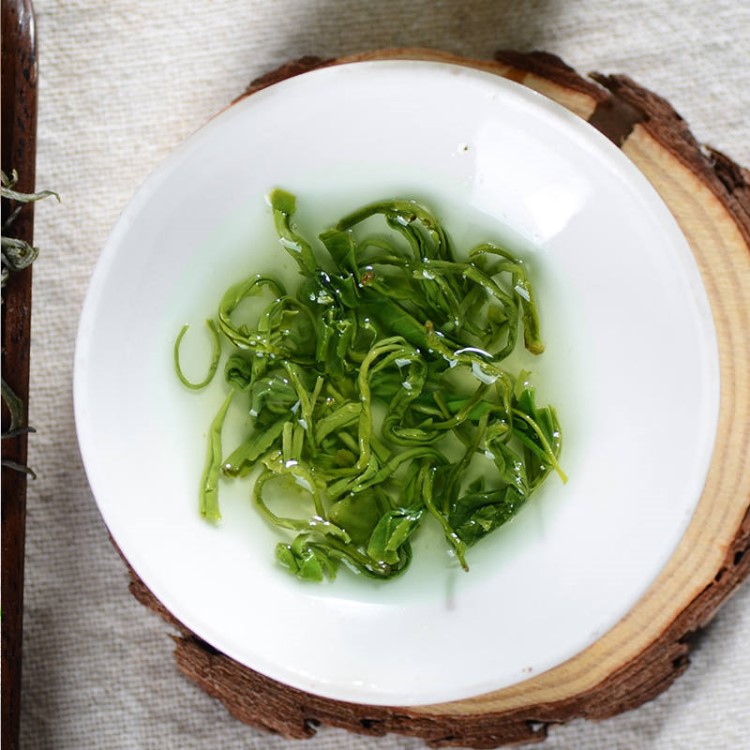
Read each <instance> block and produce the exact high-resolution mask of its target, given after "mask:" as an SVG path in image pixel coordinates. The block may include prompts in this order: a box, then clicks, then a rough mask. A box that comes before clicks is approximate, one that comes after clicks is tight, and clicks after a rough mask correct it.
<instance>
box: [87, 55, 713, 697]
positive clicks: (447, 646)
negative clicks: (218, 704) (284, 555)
mask: <svg viewBox="0 0 750 750" xmlns="http://www.w3.org/2000/svg"><path fill="white" fill-rule="evenodd" d="M275 186H282V187H284V188H286V189H288V190H290V191H292V192H294V193H296V194H297V195H298V196H299V201H298V206H299V214H298V219H299V224H300V227H301V228H302V230H303V231H304V232H305V233H306V234H308V235H311V236H314V235H315V233H317V232H318V231H320V230H322V229H324V228H326V227H327V226H329V225H331V224H332V223H334V222H335V221H336V220H337V219H338V218H340V217H341V216H342V215H344V214H345V213H346V212H347V211H349V210H351V209H353V208H355V207H357V206H358V205H360V204H362V203H365V202H368V201H371V200H374V199H380V198H384V197H395V196H402V197H413V198H417V199H419V200H421V201H424V202H425V203H426V204H428V205H429V206H431V207H432V208H433V209H434V210H435V212H436V213H437V214H438V216H439V217H440V218H441V219H443V221H444V223H445V225H446V227H447V228H448V230H449V232H450V233H451V234H452V235H453V237H454V238H455V239H456V241H457V244H458V245H460V246H463V247H469V246H471V244H473V243H475V242H478V241H480V240H486V239H490V238H492V239H496V240H501V241H505V242H507V243H508V244H509V245H510V246H511V247H512V248H513V249H515V250H517V251H520V252H523V253H524V254H526V255H527V257H528V258H529V260H530V263H531V265H532V267H533V269H534V270H533V273H534V279H535V281H536V283H537V286H538V295H539V300H540V308H541V315H542V325H543V335H544V339H545V342H546V344H547V352H546V353H545V355H543V357H541V358H539V359H538V360H535V361H534V362H533V365H532V367H533V370H534V372H535V375H536V380H537V382H538V383H539V387H538V395H539V400H540V401H541V402H543V403H547V402H551V403H553V404H555V405H556V406H557V408H558V413H559V416H560V419H561V422H562V425H563V429H564V432H565V447H564V452H563V456H562V462H563V465H564V468H565V469H566V471H567V473H568V476H569V477H570V481H569V482H568V484H567V485H565V486H563V485H562V484H561V483H560V482H559V481H558V480H557V478H556V477H554V476H552V477H550V478H549V480H548V482H547V483H546V485H545V486H544V488H543V489H542V490H541V492H540V493H539V495H538V497H536V498H535V499H533V501H532V502H530V503H529V505H528V506H527V507H526V508H525V509H524V510H523V511H522V513H521V514H520V515H519V516H518V517H517V518H516V519H515V520H514V521H513V522H512V523H510V524H508V525H507V526H506V527H504V528H502V529H500V530H499V531H498V532H496V533H495V534H493V535H491V536H490V537H488V538H487V539H485V540H484V541H483V542H482V543H481V544H479V545H478V546H477V547H475V548H474V549H472V550H471V552H470V557H469V562H470V564H471V567H472V570H471V572H470V573H468V574H464V573H463V572H461V571H460V570H458V569H456V567H455V566H453V565H450V564H449V563H448V562H447V561H446V560H447V559H446V557H445V553H444V547H443V545H440V544H437V543H436V542H437V539H436V537H435V535H432V536H430V533H426V535H425V537H424V538H423V539H422V540H419V541H417V543H416V551H415V560H414V565H413V568H412V569H411V570H410V571H409V572H408V573H407V574H406V575H405V576H403V577H402V578H400V579H398V580H395V581H392V582H389V583H387V584H385V585H382V584H381V585H379V584H377V583H374V582H371V581H363V580H360V579H357V578H355V577H354V576H353V575H348V574H347V573H342V574H340V575H339V577H338V579H337V580H336V581H335V582H334V583H332V584H324V585H310V584H304V583H300V582H297V581H296V580H294V579H292V578H291V577H290V576H288V575H287V574H286V573H285V572H284V571H283V570H281V569H280V568H279V567H277V566H276V564H275V563H274V558H273V547H274V544H275V541H276V536H275V532H274V531H273V530H271V529H269V528H267V527H266V525H265V524H264V522H263V521H262V519H261V518H260V517H259V516H258V515H257V513H256V512H255V510H254V509H253V508H252V507H251V503H250V501H249V490H248V486H247V484H235V485H231V486H227V488H226V491H225V492H224V494H223V495H222V500H221V503H222V512H223V515H224V520H223V521H222V523H221V524H220V525H219V526H218V527H213V526H211V525H208V524H207V523H205V522H204V521H202V520H201V518H200V517H199V514H198V508H197V485H198V479H199V476H200V473H201V470H202V467H203V461H204V451H205V434H206V430H207V426H208V423H209V421H210V419H211V416H212V414H213V412H214V411H215V410H216V408H217V405H218V403H219V401H220V399H221V384H220V383H219V382H218V381H219V380H220V379H217V382H216V383H215V384H214V385H212V386H211V387H210V388H209V389H208V391H206V392H203V393H198V394H196V393H193V392H188V391H186V390H185V389H183V388H181V386H180V385H179V383H178V382H177V379H176V377H175V374H174V371H173V366H172V343H173V341H174V337H175V335H176V333H177V331H178V330H179V328H180V326H181V325H182V324H183V323H184V322H190V323H193V324H195V326H196V328H195V330H200V328H199V327H198V326H200V325H201V324H202V321H203V320H204V318H206V317H207V316H209V315H212V314H213V313H214V310H215V307H216V303H217V301H218V299H219V298H220V296H221V293H222V292H223V291H224V289H225V288H226V287H227V286H228V285H229V284H230V283H231V282H232V281H234V280H237V279H238V278H240V277H244V276H246V275H248V274H250V273H253V272H256V271H260V272H267V271H278V272H280V273H283V274H288V273H289V271H290V263H291V261H289V259H288V258H287V257H286V254H285V253H284V252H283V251H282V250H281V248H280V247H279V245H278V243H277V241H276V239H275V233H274V230H273V225H272V220H271V216H270V209H269V208H268V206H267V205H266V203H265V200H264V196H265V195H266V194H267V192H268V191H269V190H270V189H271V188H273V187H275ZM192 341H193V344H192V345H190V346H187V341H186V346H187V349H188V350H190V348H191V346H192V349H193V352H192V356H194V357H195V358H196V361H197V360H198V359H200V358H201V357H205V356H206V354H207V352H206V349H201V346H202V344H201V343H200V341H201V337H200V336H197V335H194V336H193V338H192ZM207 346H208V344H207V343H206V347H207ZM186 356H188V357H190V356H191V354H190V351H188V353H187V354H186ZM718 384H719V376H718V365H717V353H716V342H715V337H714V331H713V324H712V319H711V313H710V310H709V306H708V302H707V299H706V295H705V293H704V290H703V287H702V282H701V278H700V276H699V273H698V270H697V268H696V266H695V263H694V260H693V257H692V255H691V252H690V249H689V247H688V245H687V243H686V241H685V239H684V237H683V236H682V234H681V232H680V231H679V228H678V227H677V225H676V224H675V221H674V220H673V218H672V216H671V215H670V213H669V211H668V210H667V208H666V207H665V206H664V204H663V203H662V202H661V200H660V198H659V197H658V195H657V194H656V192H655V191H654V190H653V189H652V188H651V186H650V185H649V184H648V183H647V181H646V179H645V178H644V177H643V176H642V175H641V174H640V173H639V172H638V171H637V170H636V169H635V167H634V166H633V165H632V164H631V163H630V162H629V161H628V159H627V158H626V157H625V156H624V155H623V154H622V153H620V151H619V150H618V149H616V148H615V147H614V146H613V145H612V144H611V143H609V142H608V141H607V140H606V139H605V138H604V137H602V136H601V135H600V134H599V133H597V132H596V131H595V130H593V129H592V128H591V127H590V126H588V125H587V124H586V123H584V122H582V121H581V120H579V119H578V118H577V117H575V116H574V115H572V114H570V113H569V112H567V111H566V110H564V109H563V108H561V107H559V106H557V105H556V104H554V103H553V102H551V101H549V100H547V99H546V98H544V97H542V96H540V95H538V94H536V93H534V92H532V91H530V90H528V89H526V88H524V87H522V86H520V85H517V84H515V83H512V82H509V81H506V80H503V79H500V78H498V77H496V76H493V75H490V74H486V73H482V72H477V71H475V70H470V69H466V68H463V67H457V66H453V65H446V64H437V63H421V62H404V61H401V62H395V61H394V62H376V63H358V64H353V65H347V66H341V67H334V68H328V69H325V70H320V71H315V72H312V73H309V74H306V75H303V76H300V77H297V78H293V79H291V80H288V81H284V82H283V83H279V84H276V85H274V86H272V87H270V88H268V89H266V90H264V91H261V92H260V93H257V94H255V95H253V96H251V97H249V98H246V99H244V100H242V101H240V102H239V103H237V104H235V105H234V106H232V107H230V108H229V109H228V110H226V111H225V112H223V113H222V114H220V115H219V116H218V117H216V118H215V119H214V120H212V121H211V122H209V123H208V124H207V125H206V126H205V127H204V128H202V129H201V130H200V131H199V132H197V133H196V134H195V135H194V136H192V137H191V138H190V139H189V140H188V141H187V142H186V143H184V144H183V145H182V146H181V147H180V148H178V149H177V150H176V151H175V152H174V153H173V154H172V155H171V156H170V157H169V158H168V159H167V160H166V161H165V162H164V163H163V164H162V165H161V166H160V167H159V168H158V169H157V170H156V171H155V172H154V173H153V175H152V176H151V177H150V178H149V179H148V180H147V181H146V183H145V184H144V185H143V187H142V188H141V189H140V190H139V192H138V193H137V194H136V196H135V198H134V199H133V200H132V201H131V203H130V204H129V205H128V206H127V208H126V209H125V211H124V212H123V214H122V216H121V218H120V220H119V221H118V223H117V225H116V226H115V228H114V230H113V232H112V234H111V236H110V238H109V240H108V242H107V245H106V247H105V248H104V250H103V252H102V255H101V258H100V260H99V263H98V265H97V268H96V271H95V273H94V275H93V278H92V280H91V286H90V289H89V292H88V296H87V298H86V303H85V306H84V310H83V313H82V316H81V321H80V329H79V335H78V343H77V350H76V357H75V411H76V423H77V429H78V436H79V442H80V448H81V453H82V455H83V460H84V463H85V467H86V471H87V474H88V478H89V481H90V483H91V487H92V490H93V494H94V496H95V498H96V501H97V503H98V505H99V508H100V510H101V513H102V515H103V517H104V520H105V522H106V524H107V526H108V528H109V530H110V531H111V533H112V535H113V537H114V539H115V541H116V542H117V544H118V545H119V547H120V549H121V550H122V552H123V553H124V554H125V556H126V557H127V559H128V560H129V562H130V563H131V564H132V566H133V567H134V568H135V570H136V572H137V573H138V575H139V576H140V577H141V578H142V579H143V580H144V582H145V583H146V585H147V586H148V587H149V588H150V589H151V590H152V591H153V592H154V594H155V595H156V596H157V597H158V598H159V599H160V600H161V601H162V602H163V603H164V604H165V606H166V607H167V608H168V609H169V610H170V611H171V612H172V613H173V614H174V615H175V616H176V617H177V618H178V619H179V620H181V621H182V622H183V623H184V624H185V625H187V626H188V627H190V628H191V629H192V630H193V631H195V633H197V634H198V635H199V636H200V637H202V638H204V639H205V640H206V641H207V642H209V643H210V644H211V645H213V646H214V647H216V648H217V649H219V650H221V651H223V652H224V653H226V654H228V655H229V656H231V657H233V658H234V659H236V660H238V661H239V662H241V663H243V664H246V665H247V666H249V667H252V668H253V669H255V670H258V671H260V672H262V673H264V674H266V675H269V676H270V677H273V678H275V679H277V680H280V681H282V682H284V683H287V684H289V685H292V686H294V687H297V688H301V689H303V690H307V691H310V692H312V693H315V694H319V695H322V696H328V697H332V698H337V699H342V700H348V701H354V702H363V703H375V704H391V705H407V704H425V703H434V702H441V701H448V700H457V699H461V698H466V697H468V696H473V695H477V694H481V693H484V692H487V691H491V690H495V689H499V688H502V687H504V686H507V685H510V684H513V683H516V682H519V681H521V680H523V679H525V678H527V677H529V676H530V675H532V674H536V673H539V672H541V671H543V670H547V669H549V668H551V667H554V666H555V665H558V664H560V663H561V662H563V661H564V660H566V659H568V658H569V657H571V656H573V655H575V654H576V653H578V652H580V651H581V650H582V649H584V648H585V647H586V646H588V645H589V644H591V643H592V642H593V641H594V640H595V639H597V638H598V637H599V636H601V635H602V634H603V633H604V632H605V631H607V630H608V629H609V628H610V627H612V626H613V625H614V624H615V623H616V622H617V621H618V619H620V618H621V617H622V616H623V615H624V614H625V613H626V612H627V611H628V610H629V609H630V608H631V607H632V606H633V605H634V604H635V602H636V601H637V599H638V598H639V597H640V596H641V595H642V594H643V592H644V591H645V590H646V588H647V587H648V586H649V584H650V583H651V582H652V581H653V580H654V578H655V577H656V575H657V574H658V572H659V571H660V570H661V568H662V567H663V566H664V564H665V563H666V561H667V560H668V558H669V557H670V555H671V553H672V551H673V550H674V548H675V546H676V544H677V543H678V541H679V539H680V537H681V535H682V534H683V532H684V530H685V528H686V526H687V524H688V522H689V520H690V518H691V514H692V513H693V510H694V508H695V506H696V503H697V501H698V500H699V497H700V495H701V491H702V488H703V484H704V481H705V477H706V473H707V469H708V466H709V463H710V457H711V451H712V446H713V440H714V435H715V430H716V420H717V412H718ZM438 536H439V535H438Z"/></svg>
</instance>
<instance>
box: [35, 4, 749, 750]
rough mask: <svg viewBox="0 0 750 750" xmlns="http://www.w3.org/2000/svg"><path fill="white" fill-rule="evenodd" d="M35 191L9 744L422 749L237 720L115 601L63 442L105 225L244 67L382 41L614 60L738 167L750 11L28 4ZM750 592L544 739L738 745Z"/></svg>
mask: <svg viewBox="0 0 750 750" xmlns="http://www.w3.org/2000/svg"><path fill="white" fill-rule="evenodd" d="M36 13H37V27H38V47H39V59H40V87H39V113H40V120H39V142H38V172H37V186H38V187H39V188H51V189H54V190H56V191H58V192H59V193H60V195H61V196H62V199H63V203H62V204H60V205H56V204H54V203H53V202H50V201H47V202H43V203H42V204H39V205H38V207H37V213H36V244H37V245H39V247H40V248H41V255H40V257H39V260H38V261H37V263H36V264H35V271H34V310H33V338H32V386H31V397H30V398H31V423H32V424H33V425H34V426H35V427H36V429H37V433H36V434H34V435H32V436H31V439H30V463H31V465H32V466H33V468H34V469H35V470H36V472H37V474H38V477H39V478H38V479H37V480H36V481H34V482H31V483H30V486H29V498H28V531H27V535H28V536H27V564H26V565H27V567H26V609H25V623H24V625H25V627H24V659H25V660H24V672H23V694H22V700H23V716H22V732H21V740H22V747H23V748H24V750H89V749H91V750H136V749H137V750H215V749H218V748H221V749H222V750H239V749H240V748H242V749H243V750H249V749H250V748H253V749H259V748H264V749H266V750H289V749H290V748H296V747H301V748H305V750H343V748H350V749H351V750H357V749H359V750H387V749H392V748H409V749H412V748H419V747H423V743H422V742H421V741H418V740H414V739H406V738H402V737H398V736H389V737H385V738H367V737H361V736H356V735H349V734H346V733H344V732H342V731H339V730H330V729H325V728H323V729H320V731H319V732H318V734H317V735H316V737H315V738H313V739H311V740H309V741H307V742H306V744H300V743H299V742H292V741H287V740H283V739H281V738H279V737H274V736H270V735H267V734H264V733H261V732H259V731H256V730H254V729H252V728H249V727H247V726H245V725H243V724H241V723H239V722H238V721H236V720H235V719H233V718H232V717H231V716H229V715H228V713H227V712H226V711H225V709H224V708H223V707H222V706H221V705H220V704H218V703H217V702H216V701H214V700H213V699H211V698H209V697H208V696H207V695H205V694H204V693H203V692H201V691H200V690H199V689H198V688H197V687H195V686H194V685H193V684H192V683H190V682H188V681H187V680H186V679H184V678H183V677H182V676H181V674H180V673H179V672H178V670H177V668H176V667H175V665H174V662H173V660H172V648H173V645H172V642H171V640H170V638H169V633H170V632H171V631H170V629H169V628H168V627H167V626H166V625H165V624H164V623H163V622H162V621H161V620H160V619H159V618H158V617H157V616H155V615H153V614H152V613H150V612H148V611H147V610H145V609H144V608H143V607H142V606H141V605H140V604H138V603H137V602H136V601H135V600H134V599H133V598H132V597H131V595H130V594H129V593H128V588H127V584H128V578H127V574H126V572H125V568H124V566H123V564H122V562H121V561H120V559H119V558H118V556H117V554H116V553H115V551H114V549H113V547H112V545H111V544H110V541H109V539H108V535H107V531H106V529H105V527H104V524H103V523H102V521H101V518H100V516H99V513H98V511H97V508H96V505H95V502H94V500H93V498H92V496H91V493H90V490H89V487H88V484H87V481H86V477H85V475H84V471H83V468H82V465H81V460H80V457H79V453H78V448H77V444H76V437H75V429H74V423H73V406H72V387H71V384H72V363H73V350H74V341H75V335H76V327H77V323H78V316H79V313H80V310H81V306H82V303H83V299H84V295H85V292H86V287H87V284H88V281H89V278H90V276H91V273H92V270H93V268H94V265H95V263H96V261H97V258H98V256H99V253H100V251H101V248H102V246H103V244H104V242H105V240H106V237H107V235H108V232H109V231H110V229H111V227H112V226H113V224H114V222H115V221H116V219H117V217H118V215H119V213H120V211H121V210H122V209H123V207H124V206H125V205H126V203H127V202H128V200H129V199H130V197H131V196H132V195H133V193H134V192H135V190H136V189H137V188H138V186H139V185H140V183H141V182H142V181H143V180H144V179H145V178H146V176H147V175H148V174H149V173H150V172H151V171H152V170H153V169H154V168H155V167H156V165H158V164H159V162H160V161H161V160H162V159H163V158H164V157H166V156H167V154H169V152H170V151H171V150H172V149H173V148H174V147H175V146H177V145H178V144H179V143H180V142H181V141H182V140H183V139H184V138H186V137H187V136H188V135H189V134H190V133H191V132H193V131H194V130H195V129H197V128H198V127H200V126H201V125H202V124H203V123H204V122H205V121H206V120H207V119H208V118H209V117H210V116H211V115H212V114H213V113H215V112H216V111H218V110H219V109H221V108H222V107H224V106H225V105H226V104H227V103H228V102H229V101H230V100H231V99H232V98H234V97H235V96H236V95H237V94H238V93H240V92H241V91H242V90H243V89H244V87H245V86H246V84H247V83H248V82H249V81H250V80H251V79H252V78H254V77H256V76H258V75H260V74H262V73H264V72H267V71H269V70H271V69H273V68H275V67H276V66H278V65H280V64H281V63H283V62H285V61H287V60H290V59H293V58H298V57H300V56H303V55H308V54H312V55H319V56H323V57H330V56H337V55H342V54H348V53H354V52H360V51H364V50H368V49H377V48H385V47H396V46H418V47H433V48H437V49H442V50H446V51H449V52H453V53H458V54H461V55H466V56H473V57H480V58H489V57H491V55H492V53H493V52H494V51H495V50H497V49H501V48H504V49H518V50H531V49H541V50H546V51H549V52H552V53H555V54H557V55H559V56H560V57H562V58H563V59H564V60H565V61H566V62H567V63H568V64H570V65H572V66H573V67H575V68H576V69H577V70H579V71H580V72H582V73H586V72H588V71H591V70H597V71H600V72H603V73H626V74H628V75H629V76H631V77H632V78H634V79H635V80H636V81H637V82H638V83H640V84H642V85H644V86H646V87H648V88H650V89H652V90H654V91H656V92H657V93H659V94H661V95H662V96H664V97H666V98H667V99H668V100H669V101H670V102H671V103H672V105H673V106H674V107H675V108H676V109H677V110H678V112H680V113H681V114H682V116H683V117H684V118H685V119H686V120H687V121H688V123H689V124H690V126H691V128H692V130H693V132H694V134H695V135H696V136H697V138H698V139H699V140H700V141H702V142H705V143H709V144H710V145H712V146H714V147H716V148H718V149H720V150H722V151H725V152H726V153H727V154H729V155H730V156H731V157H732V158H734V159H735V160H736V161H738V162H740V163H742V164H745V165H750V138H748V119H749V118H750V65H748V60H749V59H750V3H748V2H746V1H743V2H737V0H621V1H620V2H617V3H614V2H597V0H579V2H566V1H565V0H531V1H527V2H518V1H517V2H512V1H511V0H499V1H498V0H464V1H463V2H459V1H458V0H456V1H455V2H451V1H450V0H414V1H412V2H397V1H395V0H346V1H343V0H338V1H336V0H307V1H302V0H275V1H274V2H268V1H267V0H265V1H264V0H242V1H241V0H204V2H175V0H109V1H108V2H93V1H90V2H86V1H85V0H37V2H36ZM748 636H750V586H744V587H742V588H740V590H739V592H738V593H737V594H736V595H735V596H734V597H733V598H732V599H731V600H730V601H729V602H728V603H727V604H726V605H725V606H724V607H723V608H722V609H721V611H720V613H719V614H718V616H717V617H716V618H715V620H714V621H713V623H712V624H711V625H710V627H709V628H708V630H707V632H706V634H705V637H703V638H701V639H700V642H699V644H698V645H697V647H696V649H695V651H694V652H693V655H692V665H691V667H690V668H689V669H688V671H687V673H686V674H685V675H684V676H682V677H681V678H680V679H679V680H678V681H677V682H676V683H675V684H674V685H673V686H672V687H671V688H670V689H669V690H668V691H667V692H666V693H664V694H663V695H662V696H660V697H659V698H657V699H656V700H654V701H652V702H650V703H649V704H647V705H645V706H643V707H642V708H640V709H638V710H635V711H632V712H629V713H627V714H624V715H621V716H619V717H616V718H614V719H611V720H608V721H604V722H599V723H591V722H586V721H577V722H573V723H572V724H570V725H567V726H563V727H551V728H550V736H549V738H548V740H547V742H546V747H547V748H548V749H549V750H559V749H560V748H576V749H577V750H594V748H608V749H609V750H617V749H623V750H624V749H625V748H627V749H628V750H632V749H633V748H643V749H646V750H656V749H659V750H667V749H668V750H676V749H678V748H702V749H703V750H708V749H709V748H717V749H719V748H721V749H724V748H741V747H747V746H748V744H747V743H748V740H747V738H748V736H750V712H748V710H747V709H748V706H750V679H748V674H750V645H748V643H749V642H750V639H749V638H748Z"/></svg>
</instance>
